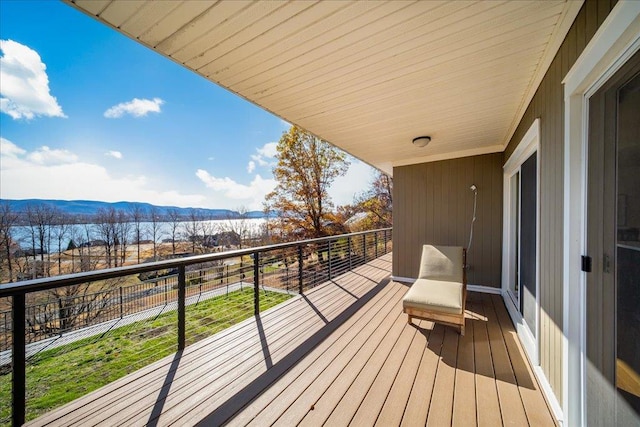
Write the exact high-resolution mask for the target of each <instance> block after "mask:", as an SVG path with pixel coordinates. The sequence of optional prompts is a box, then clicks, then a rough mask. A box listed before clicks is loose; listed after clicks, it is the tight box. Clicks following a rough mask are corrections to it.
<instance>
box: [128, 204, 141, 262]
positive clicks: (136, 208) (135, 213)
mask: <svg viewBox="0 0 640 427" xmlns="http://www.w3.org/2000/svg"><path fill="white" fill-rule="evenodd" d="M129 216H130V217H131V221H132V222H133V234H134V236H135V237H134V238H135V241H136V246H137V247H138V264H140V240H141V239H142V231H143V230H142V221H143V220H144V216H145V212H144V210H143V209H142V208H141V207H140V205H138V204H134V205H133V207H132V208H131V212H129Z"/></svg>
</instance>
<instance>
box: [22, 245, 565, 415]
mask: <svg viewBox="0 0 640 427" xmlns="http://www.w3.org/2000/svg"><path fill="white" fill-rule="evenodd" d="M390 267H391V256H390V255H385V256H383V257H381V258H379V259H376V260H373V261H371V262H370V263H368V264H367V265H365V266H362V267H359V268H358V269H357V270H356V271H354V272H350V273H346V274H344V275H341V276H339V277H336V278H334V280H333V281H330V282H327V283H325V284H323V285H320V286H318V287H316V288H314V289H311V290H308V291H306V292H305V297H304V298H303V297H294V298H292V299H291V300H289V301H287V302H285V303H284V304H281V305H278V306H277V307H274V308H273V309H271V310H268V311H267V312H264V313H262V314H261V316H260V318H259V320H260V322H258V321H257V319H256V318H252V319H248V320H246V321H244V322H241V323H240V324H238V325H236V326H234V327H232V328H229V329H227V330H225V331H223V332H221V333H219V334H216V335H214V336H212V337H209V338H206V339H204V340H202V341H200V342H198V343H196V344H194V345H191V346H189V347H188V348H187V349H185V351H184V352H183V353H182V355H180V356H179V357H176V356H170V357H167V358H164V359H162V360H160V361H158V362H156V363H154V364H152V365H150V366H148V367H146V368H143V369H141V370H139V371H136V372H134V373H132V374H130V375H128V376H126V377H124V378H122V379H120V380H118V381H116V382H114V383H112V384H110V385H108V386H106V387H103V388H102V389H100V390H97V391H96V392H94V393H90V394H89V395H87V396H84V397H83V398H80V399H78V400H76V401H74V402H71V403H70V404H68V405H66V406H65V407H63V408H59V409H58V410H56V411H52V412H51V413H48V414H45V415H44V416H43V417H41V418H39V419H37V420H35V421H33V422H31V423H30V424H31V425H45V424H55V425H73V424H82V425H87V424H93V425H104V426H106V425H115V424H124V425H157V426H162V425H169V424H173V425H202V426H206V425H222V424H225V423H228V424H229V425H234V426H235V425H256V426H258V425H259V426H262V425H272V424H275V425H286V426H288V425H312V426H316V425H323V424H326V425H346V424H352V425H373V424H376V425H380V426H389V425H400V424H402V425H408V426H413V425H425V424H430V425H452V424H455V425H460V426H462V425H464V426H467V425H472V426H473V425H481V426H484V425H491V426H493V425H506V424H517V425H527V424H528V425H532V426H537V425H542V426H547V425H549V426H552V425H554V422H555V421H554V419H553V417H552V415H551V412H550V411H549V408H548V405H547V404H546V401H545V399H544V397H543V396H542V394H541V391H540V387H539V385H538V383H537V382H536V380H535V377H534V375H533V371H532V369H531V366H530V365H529V363H528V361H527V359H526V357H525V354H524V352H523V349H522V346H521V344H520V342H519V340H518V337H517V335H516V333H515V329H514V327H513V324H512V323H511V320H510V318H509V315H508V313H507V311H506V308H505V306H504V303H503V302H502V300H501V297H499V296H486V295H481V294H476V293H469V298H468V302H467V312H466V314H467V319H466V322H467V325H466V335H465V336H464V337H460V336H459V335H458V333H457V331H455V330H454V329H452V328H449V327H444V326H442V325H438V324H435V325H434V324H433V323H432V322H428V321H414V324H413V325H408V324H407V321H406V320H407V318H406V315H404V314H403V313H402V302H401V300H402V297H403V296H404V294H405V293H406V290H407V285H404V284H401V283H397V282H393V281H389V280H388V279H385V278H388V276H389V274H390ZM260 329H261V330H260ZM518 405H519V406H518Z"/></svg>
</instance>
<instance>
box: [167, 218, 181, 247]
mask: <svg viewBox="0 0 640 427" xmlns="http://www.w3.org/2000/svg"><path fill="white" fill-rule="evenodd" d="M166 220H167V223H168V224H169V237H170V238H171V253H172V254H174V255H175V254H176V239H177V237H178V232H179V229H180V222H181V220H182V217H181V215H180V212H179V211H178V210H177V209H169V210H168V211H167V218H166Z"/></svg>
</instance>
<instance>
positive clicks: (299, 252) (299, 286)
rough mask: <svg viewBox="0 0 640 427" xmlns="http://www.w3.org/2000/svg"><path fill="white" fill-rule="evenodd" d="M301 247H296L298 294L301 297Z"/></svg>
mask: <svg viewBox="0 0 640 427" xmlns="http://www.w3.org/2000/svg"><path fill="white" fill-rule="evenodd" d="M302 262H303V260H302V245H298V293H299V294H300V295H302Z"/></svg>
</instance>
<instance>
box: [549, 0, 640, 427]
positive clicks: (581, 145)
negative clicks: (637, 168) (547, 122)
mask: <svg viewBox="0 0 640 427" xmlns="http://www.w3.org/2000/svg"><path fill="white" fill-rule="evenodd" d="M638 49H640V2H638V1H620V2H618V3H617V4H616V6H615V7H614V9H613V10H612V11H611V13H610V14H609V16H607V18H606V19H605V21H604V22H603V24H602V25H601V26H600V28H598V31H597V32H596V34H595V35H594V36H593V38H592V39H591V41H590V42H589V44H588V45H587V46H586V48H585V49H584V51H583V52H582V54H581V55H580V57H579V58H578V59H577V61H576V63H575V64H574V65H573V67H572V68H571V70H570V71H569V72H568V73H567V75H566V77H565V79H564V80H563V83H564V85H565V87H564V101H565V129H564V145H565V147H564V219H563V226H564V236H563V237H564V242H563V245H564V251H563V254H564V255H563V333H564V334H563V343H562V344H563V381H562V382H563V384H562V389H563V393H562V395H563V399H562V400H563V402H562V409H563V413H564V418H565V419H564V423H565V424H566V425H572V426H573V425H576V426H578V425H584V424H585V422H586V419H585V400H586V399H585V398H586V388H585V386H586V382H585V375H584V373H585V370H584V369H585V363H584V362H585V361H584V354H585V350H586V347H585V329H586V322H585V319H586V318H585V310H586V294H585V292H584V284H585V273H584V272H582V271H581V269H580V257H581V256H582V255H584V252H585V250H586V188H587V185H586V179H587V176H586V172H587V171H586V164H587V135H588V132H587V123H588V100H589V97H590V96H591V95H593V94H594V93H595V92H596V91H597V90H598V89H599V88H600V87H601V86H602V85H603V84H604V83H605V82H606V81H607V80H608V79H609V78H610V77H611V76H612V75H613V74H614V73H615V72H616V71H617V70H618V69H619V68H620V67H621V66H622V65H623V64H624V63H625V62H626V61H627V60H628V59H629V58H630V57H631V56H632V55H633V54H634V53H635V52H636V51H638Z"/></svg>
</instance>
